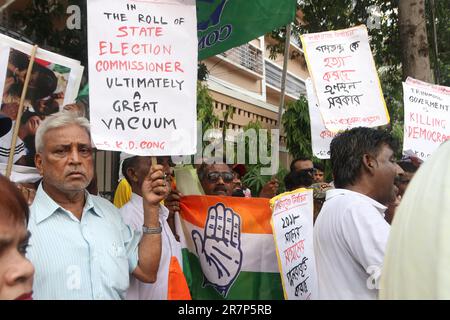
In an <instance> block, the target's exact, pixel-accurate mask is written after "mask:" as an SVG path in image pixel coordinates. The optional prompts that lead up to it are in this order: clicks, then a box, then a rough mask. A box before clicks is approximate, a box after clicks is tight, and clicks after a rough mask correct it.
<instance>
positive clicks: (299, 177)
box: [284, 168, 314, 191]
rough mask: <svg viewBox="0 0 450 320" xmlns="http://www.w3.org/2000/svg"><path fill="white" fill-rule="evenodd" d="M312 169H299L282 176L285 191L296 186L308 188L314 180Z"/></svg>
mask: <svg viewBox="0 0 450 320" xmlns="http://www.w3.org/2000/svg"><path fill="white" fill-rule="evenodd" d="M313 172H314V169H312V168H311V169H303V170H299V171H291V172H289V173H288V174H287V175H286V177H284V185H285V187H286V190H287V191H292V190H295V189H298V188H308V187H309V186H311V185H312V183H313V182H314V180H313Z"/></svg>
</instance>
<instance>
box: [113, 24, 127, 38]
mask: <svg viewBox="0 0 450 320" xmlns="http://www.w3.org/2000/svg"><path fill="white" fill-rule="evenodd" d="M119 31H120V32H123V34H122V35H120V34H118V35H117V36H116V37H117V38H122V37H126V36H128V32H127V27H126V26H122V27H120V28H119Z"/></svg>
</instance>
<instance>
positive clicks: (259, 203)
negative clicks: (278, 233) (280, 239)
mask: <svg viewBox="0 0 450 320" xmlns="http://www.w3.org/2000/svg"><path fill="white" fill-rule="evenodd" d="M269 200H270V199H264V198H237V197H217V196H185V197H182V198H181V202H180V206H181V212H180V215H181V218H182V219H184V220H186V221H188V222H189V223H191V224H193V225H195V226H197V227H200V228H204V227H205V222H206V219H207V217H208V209H209V208H210V207H213V206H215V205H217V204H218V203H223V204H224V205H225V207H229V208H232V209H233V211H234V212H236V213H238V214H239V216H240V217H241V233H257V234H272V227H271V226H270V218H271V216H272V211H271V210H270V206H269Z"/></svg>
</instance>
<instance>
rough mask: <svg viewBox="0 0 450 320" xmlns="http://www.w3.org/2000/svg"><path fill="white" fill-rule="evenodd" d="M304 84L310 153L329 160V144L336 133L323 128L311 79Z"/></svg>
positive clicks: (323, 124)
mask: <svg viewBox="0 0 450 320" xmlns="http://www.w3.org/2000/svg"><path fill="white" fill-rule="evenodd" d="M305 84H306V94H307V95H308V111H309V119H310V124H311V145H312V151H313V154H314V156H316V157H317V158H319V159H330V143H331V140H333V138H334V136H335V135H336V133H334V132H331V131H330V130H328V129H327V128H326V127H325V123H324V122H323V119H322V115H321V114H320V110H319V102H318V101H317V96H316V93H315V91H314V86H313V84H312V81H311V78H308V79H307V80H306V82H305Z"/></svg>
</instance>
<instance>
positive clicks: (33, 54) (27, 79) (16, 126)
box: [5, 45, 38, 179]
mask: <svg viewBox="0 0 450 320" xmlns="http://www.w3.org/2000/svg"><path fill="white" fill-rule="evenodd" d="M37 48H38V46H37V45H35V46H33V50H32V51H31V56H30V62H29V63H28V70H27V75H26V76H25V81H24V83H23V89H22V95H21V97H20V103H19V111H18V112H17V119H16V123H15V124H14V133H13V136H12V140H11V149H10V150H9V158H8V165H7V167H6V174H5V176H6V177H7V178H8V179H9V178H10V177H11V171H12V165H13V160H14V153H15V151H16V142H17V135H18V134H19V127H20V121H21V119H22V114H23V105H24V103H25V96H26V94H27V90H28V83H29V82H30V78H31V71H32V69H33V64H34V58H35V57H36V51H37Z"/></svg>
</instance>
